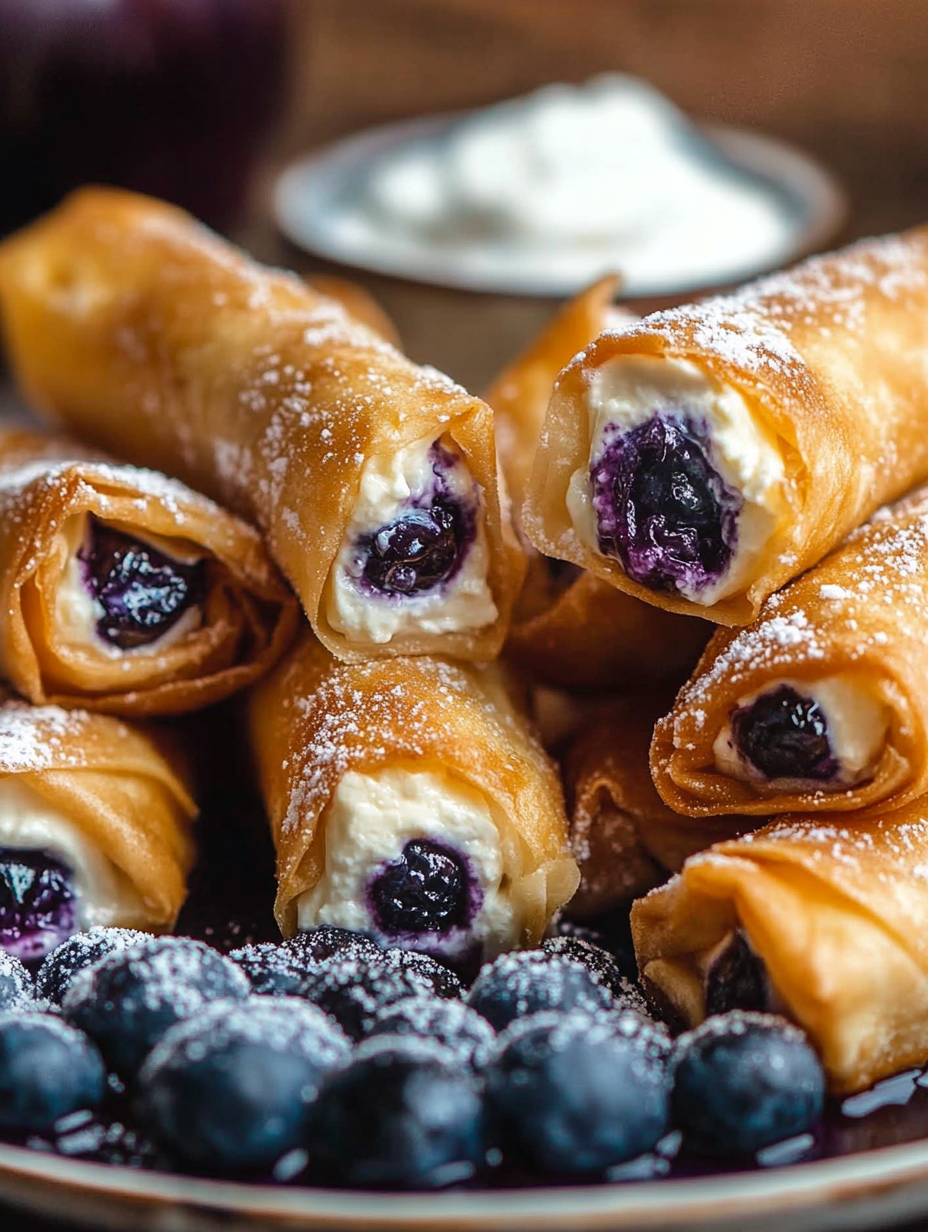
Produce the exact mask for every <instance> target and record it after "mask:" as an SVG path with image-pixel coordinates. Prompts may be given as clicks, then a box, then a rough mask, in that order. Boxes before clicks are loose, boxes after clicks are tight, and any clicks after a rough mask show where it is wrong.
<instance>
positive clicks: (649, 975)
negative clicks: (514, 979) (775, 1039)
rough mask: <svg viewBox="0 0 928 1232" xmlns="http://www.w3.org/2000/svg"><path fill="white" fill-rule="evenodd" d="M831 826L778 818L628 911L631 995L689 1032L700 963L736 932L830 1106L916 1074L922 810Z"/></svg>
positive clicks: (925, 805)
mask: <svg viewBox="0 0 928 1232" xmlns="http://www.w3.org/2000/svg"><path fill="white" fill-rule="evenodd" d="M845 825H846V819H845V818H844V817H843V816H841V815H839V814H819V815H817V816H814V817H813V816H799V815H796V816H790V817H784V818H782V819H780V820H778V821H776V822H774V823H772V824H771V825H769V826H766V827H765V828H764V829H762V830H758V831H757V832H756V833H755V834H753V835H746V836H745V837H743V838H741V839H736V840H733V841H730V842H724V843H719V844H717V845H716V846H715V847H713V848H711V850H709V851H708V852H706V853H704V854H702V855H698V856H694V857H693V859H691V860H689V861H688V862H687V863H686V865H685V866H684V868H683V872H682V873H681V874H680V876H678V877H675V878H674V879H673V880H672V881H670V882H668V883H667V884H666V885H664V886H662V887H661V888H660V889H657V890H653V891H652V892H651V893H650V894H649V895H648V896H647V897H646V898H643V899H641V900H639V901H638V902H637V903H636V904H635V906H634V908H633V909H632V935H633V937H634V941H635V952H636V954H637V957H638V964H639V967H640V970H641V972H642V975H643V977H644V979H645V982H646V983H647V984H648V985H649V986H650V987H651V989H652V991H656V992H657V994H658V996H659V997H660V998H663V999H666V1000H667V1001H668V1002H670V1004H671V1005H672V1006H673V1007H674V1008H675V1009H676V1010H677V1012H678V1013H680V1014H681V1015H682V1016H683V1017H684V1018H685V1019H686V1020H687V1021H688V1022H689V1023H690V1024H695V1023H697V1022H699V1021H701V1019H702V1018H703V1016H704V1014H705V1003H704V995H703V990H702V981H701V979H700V976H699V973H698V966H699V962H700V960H701V958H703V957H704V956H705V955H706V954H707V953H708V952H709V951H710V950H711V949H712V948H713V947H714V946H716V945H717V944H718V943H719V942H720V941H721V940H722V939H723V938H724V937H725V936H726V935H727V934H728V933H730V932H731V931H732V930H733V929H735V928H741V929H743V930H744V932H745V933H746V934H747V937H748V940H749V942H750V944H751V946H752V947H753V949H754V950H755V951H756V953H757V954H758V955H759V956H760V958H761V959H762V960H763V962H764V963H765V965H766V968H767V972H768V975H769V977H770V980H771V982H772V985H773V988H774V990H775V992H776V993H777V994H778V997H779V999H780V1000H781V1001H782V1003H783V1005H784V1006H785V1008H786V1010H787V1012H788V1013H789V1015H790V1016H791V1017H792V1018H793V1019H794V1020H795V1021H796V1022H797V1023H798V1024H799V1026H801V1027H802V1028H803V1029H804V1030H805V1031H806V1032H808V1034H809V1036H810V1038H811V1039H812V1041H813V1043H814V1044H815V1046H816V1048H817V1049H818V1052H819V1054H820V1055H821V1058H822V1062H823V1064H824V1066H825V1071H826V1074H827V1076H828V1082H829V1086H830V1088H831V1090H832V1091H835V1092H838V1093H845V1092H851V1091H857V1090H861V1089H863V1088H864V1087H867V1086H869V1085H870V1084H871V1083H873V1082H875V1081H877V1080H878V1079H880V1078H885V1077H887V1076H888V1075H889V1074H892V1073H895V1072H896V1071H898V1070H901V1069H905V1068H906V1067H907V1066H911V1065H924V1064H925V1062H926V1061H928V894H926V892H925V885H926V883H925V870H926V868H928V800H926V799H925V798H924V797H923V798H921V799H919V800H915V801H913V802H912V803H911V804H908V805H906V807H905V808H903V809H899V810H897V811H895V812H892V813H882V812H880V813H876V814H870V815H869V816H866V817H858V818H855V821H854V826H853V828H850V829H847V828H845Z"/></svg>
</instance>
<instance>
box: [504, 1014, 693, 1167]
mask: <svg viewBox="0 0 928 1232" xmlns="http://www.w3.org/2000/svg"><path fill="white" fill-rule="evenodd" d="M669 1049H670V1043H669V1038H668V1037H667V1036H666V1035H665V1034H664V1033H663V1032H661V1031H660V1030H659V1029H658V1028H656V1027H655V1026H654V1025H653V1024H651V1023H648V1022H647V1021H646V1020H644V1019H642V1018H640V1017H639V1016H638V1015H637V1014H632V1013H625V1014H617V1015H614V1016H610V1017H609V1018H608V1019H606V1018H602V1017H599V1018H591V1017H590V1016H588V1015H586V1014H583V1013H581V1012H578V1011H573V1012H572V1013H569V1014H558V1013H542V1014H535V1015H533V1016H531V1017H528V1018H524V1019H522V1020H521V1021H519V1022H516V1023H513V1024H512V1026H511V1027H510V1028H509V1029H508V1030H507V1031H506V1032H505V1033H504V1034H503V1035H502V1036H501V1037H500V1039H499V1042H498V1044H497V1050H496V1052H495V1055H494V1056H493V1057H492V1058H491V1060H490V1062H489V1064H488V1066H487V1068H486V1080H487V1108H488V1114H489V1116H490V1118H491V1125H492V1134H493V1137H494V1140H495V1141H496V1143H497V1145H498V1146H499V1147H501V1149H502V1151H503V1154H504V1156H508V1157H510V1158H513V1159H515V1160H518V1161H519V1162H520V1163H522V1164H523V1165H525V1166H527V1167H528V1168H530V1169H531V1170H533V1171H535V1172H538V1173H543V1174H549V1173H554V1174H559V1175H562V1176H577V1177H583V1176H595V1175H597V1174H598V1173H601V1172H603V1171H604V1169H606V1168H610V1167H614V1166H615V1165H617V1164H620V1163H624V1162H626V1161H627V1160H629V1159H634V1158H635V1156H637V1155H641V1154H642V1153H643V1152H645V1151H650V1150H651V1149H652V1148H653V1147H654V1146H655V1144H656V1143H657V1141H658V1139H660V1138H661V1137H662V1136H663V1134H664V1133H665V1131H666V1129H667V1123H668V1115H669V1091H670V1082H669V1076H668V1067H667V1056H668V1053H669Z"/></svg>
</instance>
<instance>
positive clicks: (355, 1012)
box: [299, 957, 422, 1040]
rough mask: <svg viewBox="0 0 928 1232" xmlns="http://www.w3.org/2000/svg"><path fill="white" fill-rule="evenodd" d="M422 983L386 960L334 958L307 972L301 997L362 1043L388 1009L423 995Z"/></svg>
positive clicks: (301, 989) (300, 993)
mask: <svg viewBox="0 0 928 1232" xmlns="http://www.w3.org/2000/svg"><path fill="white" fill-rule="evenodd" d="M421 993H422V980H421V978H419V979H416V978H415V977H414V976H413V975H411V974H409V973H408V972H407V971H404V970H403V969H402V968H400V967H397V966H391V965H390V964H389V963H387V962H385V961H384V960H383V958H382V957H378V958H377V959H374V960H365V959H362V958H330V959H329V960H328V961H327V962H324V963H320V964H319V966H318V967H316V968H315V969H314V970H310V971H307V973H306V975H305V977H304V979H303V982H302V984H301V985H300V990H299V995H300V996H301V997H305V998H306V1000H307V1001H312V1002H313V1004H314V1005H318V1006H319V1008H320V1009H323V1010H325V1012H326V1013H327V1014H329V1015H331V1017H332V1018H334V1019H335V1021H336V1022H337V1023H338V1024H339V1026H340V1027H341V1029H342V1030H343V1031H344V1032H345V1034H346V1035H348V1036H350V1038H351V1039H353V1040H359V1039H362V1038H363V1037H364V1036H365V1035H366V1034H367V1033H368V1031H369V1030H370V1029H371V1027H372V1026H373V1025H374V1021H375V1019H376V1017H377V1013H378V1011H379V1010H382V1009H383V1007H384V1006H385V1005H392V1004H393V1002H394V1001H400V1000H402V999H403V997H410V996H415V995H416V994H419V995H421Z"/></svg>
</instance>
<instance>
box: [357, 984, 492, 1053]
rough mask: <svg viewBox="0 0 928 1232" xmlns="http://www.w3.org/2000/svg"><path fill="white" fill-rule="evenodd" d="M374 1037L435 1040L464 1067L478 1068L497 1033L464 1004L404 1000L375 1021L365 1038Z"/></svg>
mask: <svg viewBox="0 0 928 1232" xmlns="http://www.w3.org/2000/svg"><path fill="white" fill-rule="evenodd" d="M377 1035H415V1036H419V1037H421V1038H422V1039H433V1040H437V1041H438V1043H439V1044H444V1045H445V1047H446V1048H450V1049H451V1051H452V1052H453V1053H454V1055H455V1057H456V1058H457V1060H458V1061H459V1062H460V1063H461V1064H463V1065H472V1066H474V1068H479V1067H480V1066H481V1065H482V1063H483V1060H484V1058H485V1057H486V1055H487V1053H488V1051H489V1049H490V1048H491V1046H492V1045H493V1042H494V1040H495V1039H496V1032H495V1031H494V1030H493V1028H492V1027H491V1026H490V1024H489V1023H488V1022H487V1020H486V1019H485V1018H483V1017H481V1015H480V1014H478V1013H477V1011H476V1010H473V1009H471V1007H470V1006H469V1005H465V1004H464V1002H463V1001H440V1000H438V998H436V997H428V996H426V997H423V996H417V997H405V998H404V999H403V1000H402V1001H396V1002H395V1003H394V1004H393V1005H388V1006H386V1008H385V1009H383V1010H381V1011H380V1013H378V1014H377V1016H376V1017H375V1019H374V1025H373V1026H372V1027H371V1029H370V1032H369V1034H368V1038H373V1037H374V1036H377Z"/></svg>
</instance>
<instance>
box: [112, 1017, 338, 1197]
mask: <svg viewBox="0 0 928 1232" xmlns="http://www.w3.org/2000/svg"><path fill="white" fill-rule="evenodd" d="M350 1051H351V1045H350V1044H349V1042H348V1040H347V1038H346V1037H345V1035H344V1034H343V1033H342V1032H341V1031H340V1030H339V1028H338V1027H337V1026H336V1025H335V1023H333V1022H332V1020H331V1019H330V1018H328V1017H327V1016H326V1015H325V1014H324V1013H323V1012H322V1011H321V1010H320V1009H318V1008H317V1007H316V1006H314V1005H309V1004H307V1003H306V1002H305V1001H299V1000H297V999H296V998H293V997H273V998H271V997H252V998H249V999H248V1000H246V1001H241V1002H222V1001H220V1002H216V1003H214V1004H213V1005H210V1006H208V1007H207V1008H206V1009H204V1010H201V1011H200V1012H199V1013H198V1014H195V1015H194V1016H193V1017H192V1018H188V1019H186V1020H185V1021H184V1022H180V1023H177V1024H176V1025H175V1026H173V1027H172V1028H171V1029H170V1030H169V1031H168V1032H167V1033H166V1034H165V1036H164V1038H163V1039H162V1040H161V1042H160V1043H159V1044H158V1045H157V1047H156V1048H155V1049H154V1050H153V1051H152V1052H151V1053H150V1054H149V1056H148V1058H147V1060H146V1061H145V1064H144V1065H143V1066H142V1069H141V1070H140V1072H139V1076H138V1081H137V1085H136V1090H137V1095H138V1099H137V1108H138V1113H139V1117H140V1121H141V1123H142V1125H143V1126H144V1127H145V1128H146V1129H147V1130H148V1132H149V1133H151V1134H152V1135H153V1136H154V1137H155V1138H156V1139H157V1140H158V1141H159V1142H160V1143H161V1144H162V1145H163V1146H164V1148H165V1150H166V1151H167V1152H168V1153H169V1154H170V1155H171V1156H172V1157H173V1158H174V1159H176V1160H178V1161H180V1162H181V1163H183V1164H185V1165H186V1166H188V1167H193V1168H196V1169H199V1170H203V1171H208V1172H222V1173H228V1172H233V1171H234V1172H245V1173H256V1172H262V1171H263V1172H266V1171H268V1170H269V1169H270V1168H271V1167H272V1166H273V1164H274V1163H275V1161H276V1160H278V1159H279V1158H280V1157H281V1156H282V1155H284V1154H286V1153H287V1152H288V1151H292V1150H295V1149H296V1148H298V1147H302V1146H303V1145H304V1144H305V1141H306V1137H307V1132H308V1124H309V1114H310V1105H311V1104H312V1101H313V1100H314V1099H315V1096H316V1092H317V1090H318V1088H319V1086H320V1083H321V1082H322V1080H323V1078H324V1076H325V1075H326V1074H327V1073H328V1072H329V1071H330V1070H332V1069H333V1068H335V1067H336V1066H339V1065H342V1064H344V1062H345V1061H347V1059H348V1055H349V1053H350Z"/></svg>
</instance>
